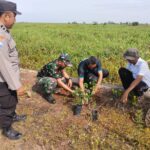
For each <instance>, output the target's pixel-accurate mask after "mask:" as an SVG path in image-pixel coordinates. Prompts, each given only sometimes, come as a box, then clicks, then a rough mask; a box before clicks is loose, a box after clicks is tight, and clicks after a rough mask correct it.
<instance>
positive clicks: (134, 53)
mask: <svg viewBox="0 0 150 150" xmlns="http://www.w3.org/2000/svg"><path fill="white" fill-rule="evenodd" d="M123 57H124V58H125V59H127V60H135V58H138V57H139V52H138V50H137V49H136V48H129V49H127V50H126V52H125V53H124V54H123Z"/></svg>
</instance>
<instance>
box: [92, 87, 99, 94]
mask: <svg viewBox="0 0 150 150" xmlns="http://www.w3.org/2000/svg"><path fill="white" fill-rule="evenodd" d="M98 90H99V87H98V86H96V87H95V88H94V89H93V91H92V95H94V94H96V93H97V92H98Z"/></svg>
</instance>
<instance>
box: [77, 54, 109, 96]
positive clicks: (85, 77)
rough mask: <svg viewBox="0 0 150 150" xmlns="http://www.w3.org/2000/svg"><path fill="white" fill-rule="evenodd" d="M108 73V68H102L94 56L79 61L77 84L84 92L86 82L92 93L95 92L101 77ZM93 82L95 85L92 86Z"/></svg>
mask: <svg viewBox="0 0 150 150" xmlns="http://www.w3.org/2000/svg"><path fill="white" fill-rule="evenodd" d="M108 75H109V72H108V70H106V69H102V66H101V63H100V61H99V60H98V59H97V58H95V57H94V56H90V57H89V58H87V59H85V60H83V61H81V62H80V64H79V66H78V76H79V86H80V88H81V90H82V91H83V92H85V87H84V83H86V84H87V85H88V88H90V89H91V88H92V94H95V93H96V92H97V91H98V89H99V87H100V85H101V82H102V80H103V78H106V77H108ZM94 84H95V86H93V85H94Z"/></svg>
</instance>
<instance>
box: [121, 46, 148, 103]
mask: <svg viewBox="0 0 150 150" xmlns="http://www.w3.org/2000/svg"><path fill="white" fill-rule="evenodd" d="M123 56H124V58H125V59H126V60H127V61H128V65H127V67H126V68H120V69H119V75H120V79H121V82H122V84H123V87H124V89H125V91H124V93H123V95H122V98H121V100H122V102H123V103H127V102H128V95H129V93H130V92H133V94H134V95H136V96H142V95H143V93H144V92H146V91H147V90H148V89H149V88H150V69H149V66H148V64H147V62H146V61H145V60H143V59H142V58H140V56H139V53H138V50H137V49H135V48H129V49H128V50H127V51H126V52H125V53H124V55H123Z"/></svg>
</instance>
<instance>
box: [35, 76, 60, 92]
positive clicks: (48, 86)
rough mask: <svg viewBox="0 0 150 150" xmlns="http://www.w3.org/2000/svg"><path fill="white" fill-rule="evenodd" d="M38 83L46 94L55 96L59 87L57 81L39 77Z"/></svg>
mask: <svg viewBox="0 0 150 150" xmlns="http://www.w3.org/2000/svg"><path fill="white" fill-rule="evenodd" d="M37 82H38V84H39V85H40V86H41V88H42V90H43V92H44V93H45V94H49V95H51V94H53V93H54V91H55V89H56V87H57V81H56V79H55V78H51V77H38V81H37Z"/></svg>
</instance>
